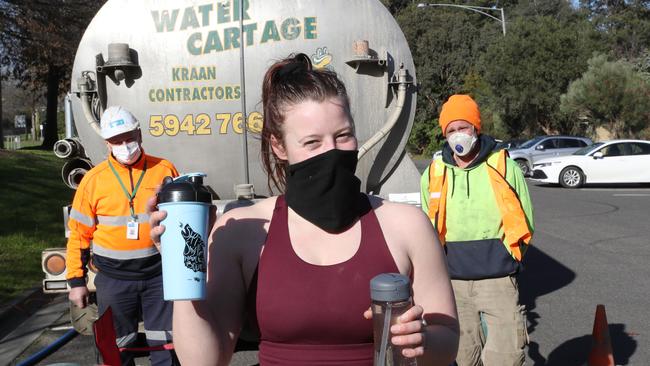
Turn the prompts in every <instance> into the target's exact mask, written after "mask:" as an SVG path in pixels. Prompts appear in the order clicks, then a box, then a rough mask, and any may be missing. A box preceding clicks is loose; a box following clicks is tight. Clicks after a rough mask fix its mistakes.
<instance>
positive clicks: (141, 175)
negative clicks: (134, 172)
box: [108, 160, 147, 220]
mask: <svg viewBox="0 0 650 366" xmlns="http://www.w3.org/2000/svg"><path fill="white" fill-rule="evenodd" d="M108 166H110V167H111V170H112V171H113V174H114V175H115V178H117V181H118V182H120V186H121V187H122V191H123V192H124V194H125V195H126V198H127V199H128V200H129V209H131V217H132V218H133V219H136V220H137V218H138V216H136V214H135V210H134V209H133V199H134V198H135V194H136V193H137V192H138V188H139V187H140V183H142V178H144V173H146V172H147V160H145V161H144V167H143V168H142V174H140V178H139V179H138V183H136V184H135V188H133V193H130V194H129V191H128V190H127V189H126V187H125V186H124V183H123V182H122V179H120V176H119V175H118V174H117V172H116V171H115V168H113V164H111V161H110V160H108Z"/></svg>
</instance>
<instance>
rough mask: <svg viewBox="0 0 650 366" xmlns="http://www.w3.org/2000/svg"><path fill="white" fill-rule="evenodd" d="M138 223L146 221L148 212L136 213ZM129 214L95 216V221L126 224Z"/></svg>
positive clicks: (112, 224)
mask: <svg viewBox="0 0 650 366" xmlns="http://www.w3.org/2000/svg"><path fill="white" fill-rule="evenodd" d="M137 216H138V222H139V223H148V222H149V215H148V214H137ZM129 220H131V216H100V215H98V216H97V223H98V224H101V225H106V226H126V224H127V223H128V222H129Z"/></svg>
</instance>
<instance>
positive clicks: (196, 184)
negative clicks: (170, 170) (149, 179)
mask: <svg viewBox="0 0 650 366" xmlns="http://www.w3.org/2000/svg"><path fill="white" fill-rule="evenodd" d="M203 177H206V175H205V174H204V173H189V174H185V175H181V176H179V177H176V178H171V177H165V179H164V180H163V186H162V187H161V188H160V192H158V203H168V202H203V203H212V194H211V193H210V191H209V190H208V188H207V187H206V186H204V185H203Z"/></svg>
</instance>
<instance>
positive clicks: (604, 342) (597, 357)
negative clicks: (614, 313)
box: [587, 305, 614, 366]
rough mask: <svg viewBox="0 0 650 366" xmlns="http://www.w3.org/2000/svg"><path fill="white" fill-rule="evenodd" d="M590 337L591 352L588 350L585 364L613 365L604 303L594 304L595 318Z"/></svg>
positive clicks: (594, 365)
mask: <svg viewBox="0 0 650 366" xmlns="http://www.w3.org/2000/svg"><path fill="white" fill-rule="evenodd" d="M592 337H593V345H592V347H591V352H589V359H588V361H587V364H588V365H589V366H614V355H613V354H612V341H611V339H610V338H609V325H608V324H607V314H605V305H598V306H596V318H595V319H594V331H593V334H592Z"/></svg>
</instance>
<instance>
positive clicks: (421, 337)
mask: <svg viewBox="0 0 650 366" xmlns="http://www.w3.org/2000/svg"><path fill="white" fill-rule="evenodd" d="M423 314H424V309H423V308H422V306H420V305H414V306H413V307H412V308H410V309H409V310H408V311H406V312H405V313H404V314H402V315H400V316H399V317H398V318H397V323H396V324H393V325H392V326H391V327H390V332H391V334H392V337H391V342H392V343H393V344H394V345H396V346H400V347H403V349H402V355H404V356H406V357H411V358H413V357H420V356H422V355H423V354H424V342H425V334H424V332H425V324H424V320H423V319H422V315H423ZM363 316H364V317H365V318H366V319H372V311H371V310H370V309H368V310H366V311H365V312H364V313H363Z"/></svg>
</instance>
